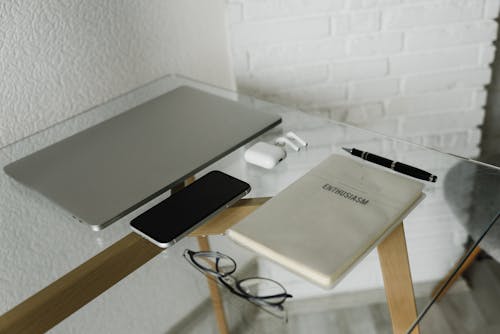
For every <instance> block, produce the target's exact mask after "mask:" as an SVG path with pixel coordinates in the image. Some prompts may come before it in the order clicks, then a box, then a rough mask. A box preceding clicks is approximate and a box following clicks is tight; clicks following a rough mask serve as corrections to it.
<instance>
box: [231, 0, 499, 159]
mask: <svg viewBox="0 0 500 334" xmlns="http://www.w3.org/2000/svg"><path fill="white" fill-rule="evenodd" d="M499 3H500V2H499V1H498V0H418V1H417V0H378V1H377V0H316V1H285V0H230V1H229V13H230V18H231V25H230V30H231V42H232V53H233V56H234V63H235V72H236V80H237V85H238V88H239V89H240V90H241V91H244V92H247V93H251V94H254V95H257V96H260V97H262V98H264V99H270V100H273V101H277V102H279V103H282V104H286V105H291V106H296V107H299V108H301V109H303V110H305V111H307V112H311V113H315V114H321V115H323V116H324V117H328V118H332V119H336V120H341V121H345V122H348V123H351V124H355V125H359V126H361V127H365V128H370V129H373V130H375V131H380V132H383V133H386V134H389V135H396V136H398V137H403V138H407V139H409V140H410V141H413V142H417V143H421V144H424V145H430V146H434V147H438V148H440V149H443V150H446V151H449V152H454V153H457V154H462V155H464V156H467V157H470V156H477V155H478V154H479V149H478V143H479V141H480V137H481V132H480V129H479V128H478V126H480V125H481V124H482V121H483V117H484V108H483V107H484V105H485V102H486V90H485V89H484V85H486V84H488V83H489V82H490V77H491V70H490V68H489V64H490V63H491V62H492V61H493V58H494V53H495V47H494V46H493V45H492V42H493V41H494V40H495V39H496V32H497V23H496V21H495V18H497V17H498V11H499Z"/></svg>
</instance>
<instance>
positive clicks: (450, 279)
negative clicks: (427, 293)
mask: <svg viewBox="0 0 500 334" xmlns="http://www.w3.org/2000/svg"><path fill="white" fill-rule="evenodd" d="M480 253H481V247H479V246H476V247H474V249H473V250H472V252H471V253H470V254H467V252H466V254H464V256H462V258H461V259H460V260H459V261H457V263H455V265H454V266H453V268H451V269H450V271H449V272H448V273H447V274H446V276H445V277H444V278H443V279H442V280H441V281H440V282H439V283H438V284H437V285H436V286H435V287H434V289H433V290H432V297H433V298H436V301H440V300H441V298H443V297H444V296H445V295H446V293H447V292H448V290H449V289H450V288H451V287H452V286H453V284H454V283H455V282H456V281H457V279H459V278H460V277H461V276H462V274H463V273H464V271H466V270H467V269H469V267H470V266H471V265H472V264H473V263H474V261H475V260H476V258H477V257H478V255H479V254H480ZM466 256H467V258H466V259H465V262H464V263H463V264H462V265H460V264H461V263H462V261H463V260H464V257H466ZM457 267H458V270H457ZM455 271H456V272H455ZM444 285H446V286H445V287H444V289H443V291H441V289H442V288H443V286H444ZM440 291H441V292H440ZM438 294H439V295H438Z"/></svg>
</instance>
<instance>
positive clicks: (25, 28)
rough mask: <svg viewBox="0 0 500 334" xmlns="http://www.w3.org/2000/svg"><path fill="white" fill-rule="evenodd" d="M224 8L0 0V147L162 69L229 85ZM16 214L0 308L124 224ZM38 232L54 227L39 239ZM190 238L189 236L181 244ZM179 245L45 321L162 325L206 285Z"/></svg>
mask: <svg viewBox="0 0 500 334" xmlns="http://www.w3.org/2000/svg"><path fill="white" fill-rule="evenodd" d="M225 14H226V13H225V3H224V1H223V0H216V1H195V0H153V1H147V2H146V1H138V0H137V1H133V0H127V1H98V0H95V1H66V2H61V1H55V0H47V1H20V0H19V1H18V0H16V1H1V2H0V77H1V80H0V101H1V106H0V147H2V146H4V145H7V144H9V143H12V142H14V141H16V140H19V139H21V138H23V137H25V136H27V135H30V134H32V133H34V132H36V131H39V130H42V129H44V128H47V127H48V126H50V125H52V124H54V123H56V122H59V121H62V120H64V119H66V118H68V117H70V116H72V115H76V114H78V113H81V112H82V111H84V110H86V109H88V108H90V107H92V106H95V105H97V104H100V103H102V102H105V101H107V100H109V99H110V98H112V97H115V96H117V95H119V94H122V93H124V92H127V91H129V90H131V89H133V88H135V87H137V86H139V85H141V84H144V83H146V82H149V81H151V80H154V79H155V78H158V77H161V76H163V75H165V74H168V73H175V72H177V73H181V74H183V75H186V76H189V77H192V78H196V79H199V80H201V81H204V82H209V83H212V84H215V85H218V86H222V87H226V88H234V86H235V85H234V78H233V74H232V67H231V62H230V53H229V50H228V44H227V32H226V19H225ZM9 196H10V195H9V194H2V196H1V197H2V198H7V199H8V198H9ZM11 197H12V196H11ZM44 204H45V202H44ZM34 206H36V205H34ZM0 207H2V205H0ZM36 207H37V208H38V206H36ZM48 211H50V210H48ZM21 216H22V215H21ZM16 217H17V213H16V212H14V213H13V217H12V218H13V219H9V218H8V217H4V215H0V226H1V227H2V228H0V245H2V247H1V248H2V250H1V251H0V254H1V258H0V314H2V313H4V312H5V311H7V310H8V309H10V308H11V307H13V306H15V305H16V304H18V303H19V302H21V301H22V300H24V299H25V298H27V297H28V296H30V295H31V294H32V293H34V292H36V291H38V290H40V289H41V288H43V287H44V286H46V285H47V284H49V283H50V282H51V281H52V280H53V279H55V278H56V277H59V276H61V275H62V274H64V273H65V272H67V271H69V270H70V269H72V268H73V267H75V266H77V265H78V264H79V263H81V262H83V260H85V258H87V257H88V256H89V254H88V253H89V247H86V248H85V247H83V246H80V247H82V248H85V249H81V250H79V249H78V247H79V243H80V242H81V243H82V244H84V245H86V246H88V245H92V244H93V245H94V246H93V248H92V247H91V248H90V249H93V250H94V251H97V250H99V249H101V248H102V246H103V244H104V245H105V244H107V243H108V242H109V241H110V240H113V239H117V238H119V237H120V236H121V235H124V234H125V233H128V232H127V228H126V226H125V225H123V226H116V227H115V226H113V227H110V228H109V230H106V231H103V233H102V234H96V233H93V232H90V231H83V230H82V231H81V232H82V234H81V239H80V242H75V240H79V239H78V238H77V237H75V235H73V232H75V231H73V230H71V229H67V228H65V227H64V226H67V225H64V224H58V223H57V222H58V221H60V220H61V217H59V216H54V219H53V220H52V219H50V218H49V219H48V220H47V223H50V221H52V223H53V224H51V225H50V226H51V227H49V228H50V229H51V230H50V231H47V230H45V232H46V233H45V232H44V233H39V232H40V231H39V230H37V229H36V226H37V215H36V212H33V217H32V218H33V223H32V224H29V222H26V229H23V230H20V231H19V233H13V231H14V230H16V229H12V228H9V226H8V224H9V222H11V221H16V219H15V218H16ZM3 218H5V219H3ZM30 221H31V220H30ZM23 223H24V222H23ZM31 227H33V229H32V230H29V229H30V228H31ZM59 228H60V229H59ZM75 228H76V227H75ZM54 229H55V230H54ZM76 229H77V230H78V228H76ZM9 231H10V232H9ZM71 231H73V232H71ZM89 233H93V234H92V235H89ZM46 234H48V235H51V237H52V238H54V239H51V240H46V239H39V238H40V236H41V235H46ZM101 236H103V237H102V238H101ZM16 239H17V240H16ZM19 240H22V244H18V243H19ZM48 243H50V244H51V245H52V246H50V247H46V248H50V249H45V248H43V249H40V248H42V246H44V245H46V244H48ZM188 246H189V247H196V245H195V243H193V242H192V241H188V240H186V243H184V244H183V245H181V246H179V247H188ZM182 249H184V248H182ZM47 251H48V252H47ZM181 251H182V250H181V249H180V248H176V249H174V250H173V251H171V252H169V253H168V254H163V255H161V256H159V257H157V258H156V259H154V260H153V261H152V262H151V263H149V264H148V265H146V266H145V267H144V268H141V270H140V271H138V272H137V273H134V275H131V276H130V277H127V278H126V279H125V280H123V281H122V282H120V283H119V284H118V285H117V286H116V287H114V288H113V289H111V291H108V292H106V293H105V294H104V295H102V296H100V297H99V298H97V299H96V300H95V301H94V302H92V303H90V304H88V305H87V306H85V307H84V308H83V309H82V310H81V311H80V312H77V313H75V314H74V315H73V316H71V317H70V318H68V319H67V320H66V321H64V322H62V323H61V324H59V325H58V326H57V327H55V328H54V330H53V332H57V333H114V332H117V333H144V332H165V331H167V330H168V329H169V327H170V326H171V325H173V324H175V323H176V322H177V321H178V320H179V318H180V317H182V316H183V315H184V314H185V313H186V311H188V310H190V309H192V307H193V306H194V305H195V304H196V303H193V300H199V301H201V300H203V299H205V298H206V296H207V290H206V289H205V286H204V285H201V287H198V286H199V285H197V283H196V282H198V281H197V280H196V278H195V276H196V273H194V274H193V273H192V272H188V273H186V272H183V271H182V270H179V261H180V260H179V259H182V257H180V252H181ZM92 252H93V251H91V253H92ZM79 253H80V254H79ZM30 254H31V255H30ZM75 259H77V262H75ZM78 261H80V262H78ZM27 268H37V270H36V272H33V271H32V270H28V269H27ZM182 268H184V266H183V267H182ZM202 283H204V282H202Z"/></svg>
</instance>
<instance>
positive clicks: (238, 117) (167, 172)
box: [4, 87, 281, 230]
mask: <svg viewBox="0 0 500 334" xmlns="http://www.w3.org/2000/svg"><path fill="white" fill-rule="evenodd" d="M280 122H281V119H280V117H279V116H277V115H272V114H267V113H262V112H256V111H253V110H249V109H248V108H246V107H245V106H244V105H242V104H241V103H238V102H235V101H231V100H227V99H224V98H221V97H218V96H215V95H212V94H208V93H205V92H202V91H200V90H196V89H193V88H191V87H180V88H177V89H175V90H173V91H171V92H169V93H167V94H164V95H162V96H160V97H158V98H155V99H153V100H151V101H148V102H146V103H144V104H142V105H139V106H137V107H135V108H133V109H131V110H129V111H126V112H124V113H122V114H120V115H118V116H116V117H114V118H111V119H109V120H107V121H105V122H103V123H100V124H98V125H96V126H93V127H91V128H88V129H86V130H84V131H82V132H80V133H78V134H76V135H74V136H71V137H69V138H67V139H65V140H62V141H60V142H58V143H56V144H53V145H51V146H49V147H47V148H45V149H42V150H40V151H38V152H36V153H34V154H31V155H29V156H27V157H24V158H22V159H20V160H17V161H15V162H13V163H11V164H9V165H7V166H6V167H5V168H4V169H5V172H6V173H7V174H8V175H10V176H12V177H13V178H14V179H16V180H17V181H19V182H21V183H22V184H25V185H27V186H28V187H30V188H33V189H35V190H37V191H38V192H40V193H42V194H43V195H45V196H46V197H48V198H49V199H51V200H52V201H53V202H55V203H57V204H58V205H59V206H61V207H63V208H64V209H66V210H67V211H69V212H70V213H71V214H72V215H73V216H74V217H75V218H77V219H78V220H80V221H81V222H83V223H86V224H89V225H90V226H91V227H92V228H93V229H94V230H100V229H102V228H104V227H106V226H108V225H109V224H111V223H112V222H114V221H116V220H118V219H119V218H121V217H123V216H124V215H126V214H127V213H130V212H131V211H133V210H135V209H136V208H138V207H139V206H141V205H142V204H144V203H146V202H148V201H150V200H151V199H153V198H154V197H156V196H158V195H160V194H161V193H164V192H165V191H167V190H168V189H170V188H171V187H173V186H174V185H175V184H177V183H178V182H180V181H181V180H183V179H185V178H186V177H188V176H190V175H192V174H194V173H196V172H197V171H200V170H201V169H203V168H204V167H206V166H208V165H209V164H210V163H212V162H214V161H216V160H218V159H219V158H221V157H223V156H225V155H226V154H228V153H229V152H231V151H233V150H235V149H237V148H238V147H240V146H242V145H244V144H245V143H247V142H249V141H250V140H252V139H254V138H255V137H257V136H259V135H260V134H262V133H263V132H265V131H267V130H268V129H270V128H272V127H274V126H276V125H277V124H279V123H280Z"/></svg>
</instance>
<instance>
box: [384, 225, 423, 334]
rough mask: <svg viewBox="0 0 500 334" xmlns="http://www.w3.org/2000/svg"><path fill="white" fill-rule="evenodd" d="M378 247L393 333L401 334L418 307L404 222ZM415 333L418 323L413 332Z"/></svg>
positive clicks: (417, 331) (417, 330) (412, 318)
mask: <svg viewBox="0 0 500 334" xmlns="http://www.w3.org/2000/svg"><path fill="white" fill-rule="evenodd" d="M377 249H378V256H379V260H380V266H381V269H382V275H383V277H384V287H385V294H386V299H387V304H388V307H389V312H390V314H391V320H392V330H393V332H394V334H404V333H406V332H407V331H408V329H410V326H411V325H412V324H413V322H414V321H415V319H417V307H416V305H415V295H414V292H413V283H412V280H411V272H410V263H409V261H408V250H407V248H406V240H405V232H404V227H403V223H401V224H399V225H398V226H397V227H396V228H395V229H394V231H393V232H392V233H391V234H389V236H387V238H385V239H384V241H382V242H381V243H380V244H379V246H378V247H377ZM418 333H419V328H418V326H417V327H415V329H414V330H413V331H412V334H418Z"/></svg>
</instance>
